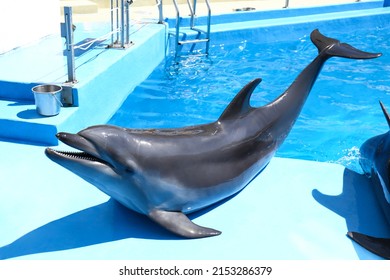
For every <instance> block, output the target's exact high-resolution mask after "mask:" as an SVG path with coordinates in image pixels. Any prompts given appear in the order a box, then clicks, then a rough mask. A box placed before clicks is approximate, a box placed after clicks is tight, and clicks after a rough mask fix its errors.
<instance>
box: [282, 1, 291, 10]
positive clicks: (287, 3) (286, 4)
mask: <svg viewBox="0 0 390 280" xmlns="http://www.w3.org/2000/svg"><path fill="white" fill-rule="evenodd" d="M289 2H290V1H289V0H286V3H285V4H284V7H283V8H288V5H289V4H290V3H289Z"/></svg>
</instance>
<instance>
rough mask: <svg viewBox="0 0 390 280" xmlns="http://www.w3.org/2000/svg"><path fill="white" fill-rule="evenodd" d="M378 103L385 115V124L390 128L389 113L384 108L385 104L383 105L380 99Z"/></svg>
mask: <svg viewBox="0 0 390 280" xmlns="http://www.w3.org/2000/svg"><path fill="white" fill-rule="evenodd" d="M379 104H380V105H381V108H382V111H383V114H384V115H385V118H386V121H387V125H388V126H389V128H390V115H389V112H387V110H386V108H385V105H383V103H382V101H379Z"/></svg>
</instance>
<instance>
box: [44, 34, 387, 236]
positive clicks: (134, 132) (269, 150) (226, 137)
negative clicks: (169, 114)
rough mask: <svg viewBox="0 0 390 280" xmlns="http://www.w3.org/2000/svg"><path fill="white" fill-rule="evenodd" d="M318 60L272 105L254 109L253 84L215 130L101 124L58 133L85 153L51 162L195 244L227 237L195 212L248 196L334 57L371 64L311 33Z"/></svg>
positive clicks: (58, 155)
mask: <svg viewBox="0 0 390 280" xmlns="http://www.w3.org/2000/svg"><path fill="white" fill-rule="evenodd" d="M311 40H312V42H313V43H314V44H315V45H316V46H317V48H318V51H319V54H318V56H317V57H316V58H315V59H314V60H313V61H312V62H311V63H310V64H309V65H308V66H307V67H306V68H305V69H304V70H303V71H302V73H301V74H300V75H299V76H298V77H297V78H296V80H295V81H294V82H293V83H292V84H291V86H290V87H289V88H288V89H287V90H286V91H285V92H284V93H283V94H282V95H280V96H279V97H278V98H276V99H275V100H274V101H272V102H271V103H269V104H267V105H265V106H263V107H260V108H254V107H251V106H250V104H249V102H250V97H251V94H252V92H253V91H254V90H255V88H256V87H257V85H258V84H259V83H260V81H261V79H255V80H253V81H251V82H250V83H248V84H247V85H246V86H245V87H244V88H243V89H242V90H241V91H240V92H239V93H238V94H237V95H236V96H235V98H234V99H233V100H232V102H231V103H230V104H229V105H228V107H227V108H226V109H225V110H224V112H223V113H222V115H221V116H220V117H219V119H218V120H216V121H215V122H213V123H209V124H204V125H197V126H189V127H183V128H177V129H127V128H121V127H116V126H109V125H100V126H92V127H89V128H87V129H84V130H82V131H80V132H78V133H77V134H71V133H58V134H57V137H58V139H59V140H60V141H62V142H64V143H65V144H67V145H69V146H71V147H73V148H76V149H78V150H81V151H82V152H60V151H55V150H53V149H50V148H48V149H46V154H47V156H48V157H49V158H50V159H52V160H53V161H55V162H57V163H58V164H60V165H62V166H63V167H65V168H67V169H69V170H70V171H72V172H74V173H76V174H77V175H79V176H80V177H82V178H83V179H85V180H86V181H88V182H90V183H92V184H93V185H95V186H96V187H97V188H99V189H100V190H101V191H103V192H104V193H106V194H108V195H109V196H111V197H113V198H114V199H116V200H117V201H119V202H120V203H122V204H123V205H125V206H126V207H128V208H130V209H132V210H134V211H136V212H139V213H142V214H145V215H147V216H148V217H149V218H151V219H152V220H153V221H155V222H157V223H158V224H160V225H161V226H163V227H164V228H166V229H167V230H169V231H171V232H173V233H175V234H178V235H180V236H183V237H188V238H199V237H208V236H215V235H218V234H220V233H221V232H220V231H218V230H215V229H211V228H205V227H201V226H198V225H196V224H194V223H193V222H192V221H191V220H190V219H188V217H187V216H186V214H187V213H191V212H194V211H197V210H199V209H202V208H204V207H207V206H209V205H211V204H214V203H216V202H218V201H220V200H222V199H224V198H227V197H229V196H232V195H233V194H235V193H237V192H238V191H240V190H241V189H243V188H244V187H245V186H246V185H247V184H248V183H249V182H250V181H251V180H252V179H253V178H254V177H255V176H256V175H257V174H258V173H259V172H261V171H262V170H263V169H264V168H265V167H266V166H267V164H268V163H269V161H270V160H271V158H272V157H273V156H274V154H275V152H276V150H277V149H278V147H279V146H280V145H281V144H282V143H283V141H284V139H285V138H286V137H287V135H288V133H289V132H290V130H291V128H292V126H293V124H294V123H295V121H296V119H297V118H298V116H299V113H300V112H301V109H302V107H303V104H304V103H305V101H306V98H307V97H308V95H309V93H310V90H311V88H312V86H313V84H314V82H315V80H316V78H317V76H318V74H319V72H320V70H321V68H322V66H323V64H324V63H325V61H326V60H327V59H328V58H330V57H332V56H339V57H346V58H355V59H369V58H376V57H378V56H380V54H379V53H367V52H363V51H360V50H357V49H355V48H353V47H351V46H350V45H347V44H343V43H340V42H339V41H338V40H335V39H332V38H328V37H325V36H323V35H322V34H320V32H319V31H318V30H314V31H313V32H312V33H311Z"/></svg>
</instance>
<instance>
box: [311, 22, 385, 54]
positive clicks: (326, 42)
mask: <svg viewBox="0 0 390 280" xmlns="http://www.w3.org/2000/svg"><path fill="white" fill-rule="evenodd" d="M310 39H311V41H312V42H313V44H314V45H315V46H316V47H317V49H318V52H319V53H325V54H326V55H328V56H329V57H332V56H338V57H345V58H353V59H370V58H377V57H379V56H381V55H382V54H381V53H369V52H364V51H361V50H358V49H356V48H354V47H352V46H351V45H348V44H345V43H340V41H339V40H337V39H333V38H329V37H326V36H324V35H322V34H321V33H320V32H319V31H318V29H316V30H314V31H313V32H312V33H311V34H310Z"/></svg>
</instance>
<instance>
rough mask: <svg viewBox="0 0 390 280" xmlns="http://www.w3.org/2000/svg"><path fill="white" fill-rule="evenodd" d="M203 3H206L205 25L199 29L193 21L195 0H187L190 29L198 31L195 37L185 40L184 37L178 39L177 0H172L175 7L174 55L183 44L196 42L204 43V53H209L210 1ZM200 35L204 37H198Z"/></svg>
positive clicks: (178, 14) (194, 19)
mask: <svg viewBox="0 0 390 280" xmlns="http://www.w3.org/2000/svg"><path fill="white" fill-rule="evenodd" d="M205 3H206V5H207V10H208V13H207V25H206V27H207V28H206V30H202V29H199V28H197V27H195V21H196V0H192V3H191V0H187V4H188V7H189V9H190V16H191V19H190V29H191V30H193V31H196V32H198V34H197V35H196V37H195V39H190V40H186V39H182V40H180V10H179V5H178V4H177V0H173V4H174V5H175V9H176V26H175V30H176V34H175V43H176V44H175V56H176V57H177V56H178V55H179V54H180V52H181V49H182V47H183V45H185V44H193V45H195V44H197V43H206V49H205V53H206V54H208V53H209V45H210V25H211V8H210V3H209V0H205ZM202 35H204V36H205V37H204V38H200V37H201V36H202Z"/></svg>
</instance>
